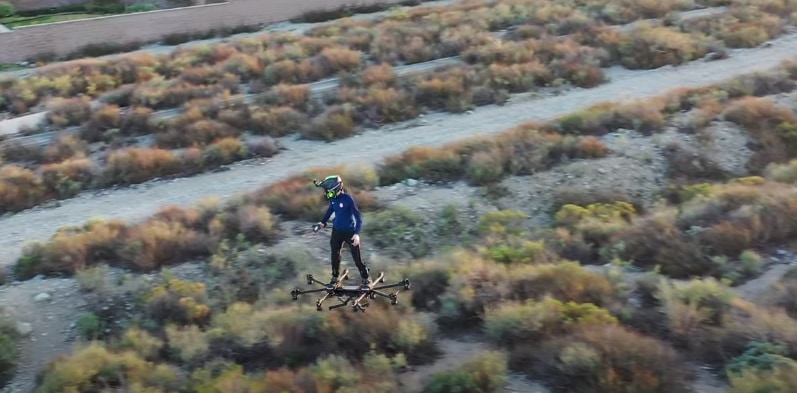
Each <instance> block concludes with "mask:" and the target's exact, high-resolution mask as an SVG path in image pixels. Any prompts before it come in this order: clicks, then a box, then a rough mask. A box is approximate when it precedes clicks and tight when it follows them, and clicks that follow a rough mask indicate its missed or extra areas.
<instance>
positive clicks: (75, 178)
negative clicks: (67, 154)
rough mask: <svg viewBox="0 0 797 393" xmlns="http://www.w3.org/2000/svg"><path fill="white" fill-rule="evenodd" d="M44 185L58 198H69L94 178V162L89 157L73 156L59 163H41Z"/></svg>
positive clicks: (87, 185) (88, 184) (86, 186)
mask: <svg viewBox="0 0 797 393" xmlns="http://www.w3.org/2000/svg"><path fill="white" fill-rule="evenodd" d="M40 170H41V178H42V182H43V183H44V186H45V187H46V188H47V190H49V191H50V192H51V193H53V194H55V195H56V196H57V197H58V198H69V197H72V196H75V195H77V194H78V193H79V192H80V191H82V190H83V189H85V188H88V187H89V186H90V185H91V183H90V182H91V181H92V180H93V179H94V170H95V168H94V164H93V163H92V162H91V160H90V159H88V158H84V157H74V158H69V159H66V160H64V161H62V162H59V163H54V164H47V165H42V167H41V169H40Z"/></svg>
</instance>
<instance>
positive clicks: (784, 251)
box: [775, 249, 789, 256]
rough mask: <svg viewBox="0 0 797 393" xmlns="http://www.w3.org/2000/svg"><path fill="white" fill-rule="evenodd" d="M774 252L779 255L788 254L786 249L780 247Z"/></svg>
mask: <svg viewBox="0 0 797 393" xmlns="http://www.w3.org/2000/svg"><path fill="white" fill-rule="evenodd" d="M775 253H776V254H778V255H780V256H784V255H786V254H788V253H789V252H788V251H786V250H783V249H780V250H778V251H775Z"/></svg>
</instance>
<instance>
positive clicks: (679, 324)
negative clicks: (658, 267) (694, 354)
mask: <svg viewBox="0 0 797 393" xmlns="http://www.w3.org/2000/svg"><path fill="white" fill-rule="evenodd" d="M654 296H655V297H656V298H657V299H658V301H659V302H660V304H661V308H662V311H663V312H664V314H665V315H666V322H665V325H666V326H667V331H668V336H669V338H670V340H672V341H673V342H674V343H676V344H677V345H680V346H684V347H686V348H689V349H695V348H697V347H699V346H700V345H702V344H701V340H702V339H703V338H704V337H705V335H707V334H709V332H710V331H711V329H712V328H716V327H718V326H721V325H722V324H723V323H724V322H725V320H726V317H727V316H728V314H729V313H730V311H731V305H732V302H733V301H734V299H735V298H736V295H735V294H734V293H733V291H732V290H731V289H730V288H728V287H727V286H725V285H724V284H722V283H720V282H718V281H716V280H714V279H713V278H708V279H703V280H691V281H689V282H686V283H670V282H667V281H666V280H664V279H661V280H660V281H659V284H658V287H657V291H656V294H655V295H654Z"/></svg>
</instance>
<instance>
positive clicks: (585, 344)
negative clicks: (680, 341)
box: [510, 325, 688, 393]
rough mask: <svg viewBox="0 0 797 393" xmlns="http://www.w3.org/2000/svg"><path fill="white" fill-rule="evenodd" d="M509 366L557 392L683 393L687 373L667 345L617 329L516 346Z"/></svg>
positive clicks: (588, 330)
mask: <svg viewBox="0 0 797 393" xmlns="http://www.w3.org/2000/svg"><path fill="white" fill-rule="evenodd" d="M510 364H511V365H516V367H520V368H521V369H525V370H528V371H529V372H531V374H532V375H534V376H535V377H540V378H543V379H544V380H546V381H549V382H550V383H551V384H552V385H553V386H555V391H558V392H594V391H595V390H596V389H598V390H600V391H601V392H607V393H608V392H662V393H663V392H672V393H675V392H682V391H684V389H686V388H687V387H686V386H687V377H688V375H687V373H686V371H685V369H684V367H683V365H682V363H681V359H680V358H679V356H678V355H677V353H676V352H675V350H673V349H672V348H671V347H670V346H668V345H667V344H666V343H664V342H661V341H658V340H656V339H654V338H650V337H645V336H642V335H640V334H639V333H636V332H633V331H630V330H628V329H627V328H625V327H622V326H616V325H603V326H593V327H589V328H585V329H579V330H578V331H577V332H575V333H573V334H571V335H568V336H565V337H561V338H555V339H553V340H550V341H548V342H546V343H544V344H543V345H542V346H541V347H537V348H535V347H532V346H529V345H526V346H520V347H515V348H514V349H513V351H512V354H511V357H510Z"/></svg>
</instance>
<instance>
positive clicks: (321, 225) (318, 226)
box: [313, 222, 327, 232]
mask: <svg viewBox="0 0 797 393" xmlns="http://www.w3.org/2000/svg"><path fill="white" fill-rule="evenodd" d="M326 227H327V223H325V222H319V223H317V224H313V232H318V231H319V230H321V228H326Z"/></svg>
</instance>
